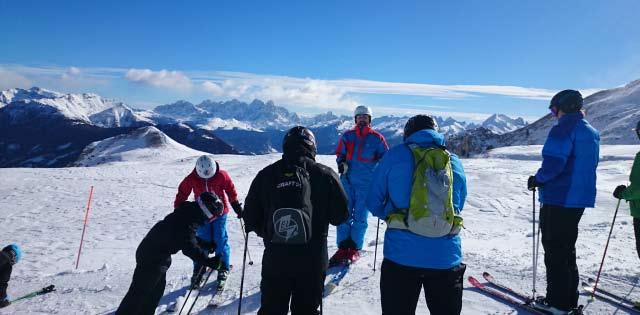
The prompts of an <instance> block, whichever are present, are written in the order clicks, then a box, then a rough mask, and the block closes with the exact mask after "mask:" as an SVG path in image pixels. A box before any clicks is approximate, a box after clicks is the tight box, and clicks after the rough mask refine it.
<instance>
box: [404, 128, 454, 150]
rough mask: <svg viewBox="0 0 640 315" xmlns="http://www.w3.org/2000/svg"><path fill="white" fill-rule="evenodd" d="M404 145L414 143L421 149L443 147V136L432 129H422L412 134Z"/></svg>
mask: <svg viewBox="0 0 640 315" xmlns="http://www.w3.org/2000/svg"><path fill="white" fill-rule="evenodd" d="M404 143H405V144H412V143H415V144H417V145H419V146H421V147H427V146H432V145H438V146H444V145H445V143H444V135H443V134H441V133H438V132H437V131H435V130H433V129H422V130H418V131H416V132H414V133H413V134H412V135H411V136H409V137H408V138H407V139H405V140H404Z"/></svg>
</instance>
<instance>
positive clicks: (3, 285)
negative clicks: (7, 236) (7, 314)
mask: <svg viewBox="0 0 640 315" xmlns="http://www.w3.org/2000/svg"><path fill="white" fill-rule="evenodd" d="M21 257H22V251H21V250H20V247H18V245H16V244H11V245H8V246H6V247H5V248H3V249H2V250H1V251H0V308H3V307H6V306H9V304H11V301H9V296H8V295H7V287H8V286H9V279H11V271H12V270H13V265H15V264H17V263H18V261H20V258H21Z"/></svg>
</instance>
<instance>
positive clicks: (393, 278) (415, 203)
mask: <svg viewBox="0 0 640 315" xmlns="http://www.w3.org/2000/svg"><path fill="white" fill-rule="evenodd" d="M403 142H404V143H402V144H399V145H396V146H394V147H393V148H391V150H389V152H387V154H385V156H384V159H382V161H381V162H380V164H379V165H378V167H377V168H376V170H375V172H374V173H373V180H372V181H371V189H370V190H369V194H368V195H367V207H368V208H369V209H370V211H371V213H372V214H373V215H374V216H376V217H378V218H380V219H383V220H385V221H386V222H387V231H386V232H385V234H384V260H383V261H382V268H381V269H380V271H381V274H380V295H381V298H380V302H381V304H382V314H385V315H387V314H392V315H395V314H402V315H409V314H415V312H416V306H417V304H418V299H419V298H420V291H422V288H424V291H425V292H424V294H425V298H426V300H427V307H428V308H429V311H430V312H431V314H448V315H453V314H460V311H461V310H462V281H463V279H462V277H463V276H464V272H465V270H466V265H465V264H463V263H462V246H461V240H460V235H458V234H459V232H460V228H461V227H462V217H460V213H461V211H462V208H463V206H464V202H465V198H466V196H467V180H466V177H465V174H464V169H463V167H462V163H461V162H460V159H459V158H458V156H456V155H455V154H451V153H449V152H448V151H447V150H446V148H445V147H444V144H445V143H444V135H443V134H441V133H439V132H438V125H437V123H436V121H435V120H434V119H433V118H432V117H430V116H427V115H417V116H413V117H411V118H410V119H409V120H408V121H407V123H406V125H405V127H404V138H403Z"/></svg>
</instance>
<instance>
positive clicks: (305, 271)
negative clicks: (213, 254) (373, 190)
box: [242, 126, 349, 315]
mask: <svg viewBox="0 0 640 315" xmlns="http://www.w3.org/2000/svg"><path fill="white" fill-rule="evenodd" d="M316 152H317V148H316V142H315V137H314V135H313V133H312V132H311V131H310V130H308V129H307V128H304V127H301V126H298V127H294V128H292V129H291V130H289V132H288V133H287V134H286V135H285V138H284V142H283V155H282V159H281V160H279V161H277V162H275V163H273V164H271V165H269V166H267V167H265V168H264V169H263V170H261V171H260V172H259V173H258V175H257V176H256V178H255V179H254V180H253V182H252V183H251V188H250V189H249V193H248V195H247V197H246V199H245V210H244V212H243V215H242V218H243V219H244V221H245V224H246V227H247V233H249V232H251V231H253V232H255V233H256V234H257V235H258V236H259V237H261V238H263V241H264V245H265V250H264V255H263V256H262V280H261V283H260V292H261V294H262V296H261V307H260V310H259V311H258V314H260V315H279V314H282V315H285V314H287V313H288V310H289V301H290V299H291V314H292V315H298V314H303V315H309V314H318V307H319V305H320V303H321V300H322V289H323V286H324V279H325V273H326V270H327V266H328V254H327V232H328V229H329V224H332V225H339V224H341V223H342V222H344V221H346V219H347V218H348V216H349V212H348V209H347V197H346V194H345V192H344V189H343V188H342V185H341V184H340V179H339V178H338V175H337V174H336V173H335V172H334V171H333V170H331V168H329V167H327V166H325V165H322V164H319V163H316V162H315V156H316ZM302 173H303V175H300V174H302ZM283 174H284V175H283ZM295 174H298V176H295ZM279 176H280V177H279ZM282 176H290V178H291V180H290V181H287V180H284V181H283V180H281V178H282ZM279 178H280V179H279ZM305 186H308V187H305ZM291 187H293V188H291ZM279 189H294V190H293V191H296V190H295V189H298V191H299V194H298V195H300V196H290V198H282V196H283V195H282V194H280V192H281V190H279ZM289 192H291V190H289ZM283 199H285V200H283ZM305 200H306V201H305ZM305 203H310V204H305ZM291 207H293V208H296V209H294V212H291V213H288V214H286V215H281V216H279V215H278V214H277V213H278V212H277V211H278V210H280V209H282V210H284V211H289V210H291ZM297 209H302V210H301V211H300V212H295V211H297ZM302 212H304V213H305V214H302V215H301V214H299V213H302ZM296 218H297V220H296ZM301 225H302V226H301ZM302 231H304V233H298V232H302ZM274 234H277V235H274ZM290 241H291V242H301V243H295V244H290V243H289V242H290Z"/></svg>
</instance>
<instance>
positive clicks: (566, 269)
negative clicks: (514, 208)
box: [527, 90, 600, 314]
mask: <svg viewBox="0 0 640 315" xmlns="http://www.w3.org/2000/svg"><path fill="white" fill-rule="evenodd" d="M582 103H583V100H582V95H581V94H580V92H578V91H575V90H564V91H561V92H559V93H558V94H556V95H555V96H554V97H553V98H552V99H551V102H550V104H549V110H551V113H552V115H553V116H555V117H556V118H557V119H558V123H557V124H556V125H555V126H553V127H552V128H551V130H550V131H549V135H548V136H547V140H546V142H545V143H544V146H543V147H542V166H541V167H540V169H538V172H537V173H536V174H535V175H534V176H530V177H529V179H528V181H527V188H528V189H529V190H534V189H535V187H540V195H539V196H538V197H539V198H538V199H539V201H540V202H541V203H542V207H541V208H540V218H539V220H540V231H541V235H540V236H541V238H542V247H543V248H544V265H545V267H546V268H547V295H546V297H544V298H540V299H538V301H536V303H534V304H533V306H534V307H536V308H539V309H542V310H544V311H546V312H548V313H552V314H557V313H563V312H568V311H570V310H572V309H575V308H576V307H577V306H578V280H579V274H578V266H577V265H576V240H577V239H578V223H580V218H582V214H583V212H584V209H585V208H593V207H594V205H595V201H596V168H597V167H598V159H599V151H600V134H599V133H598V131H597V130H596V129H594V128H593V127H592V126H591V125H590V124H589V122H587V121H586V120H585V119H584V114H583V113H582V111H581V109H582Z"/></svg>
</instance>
